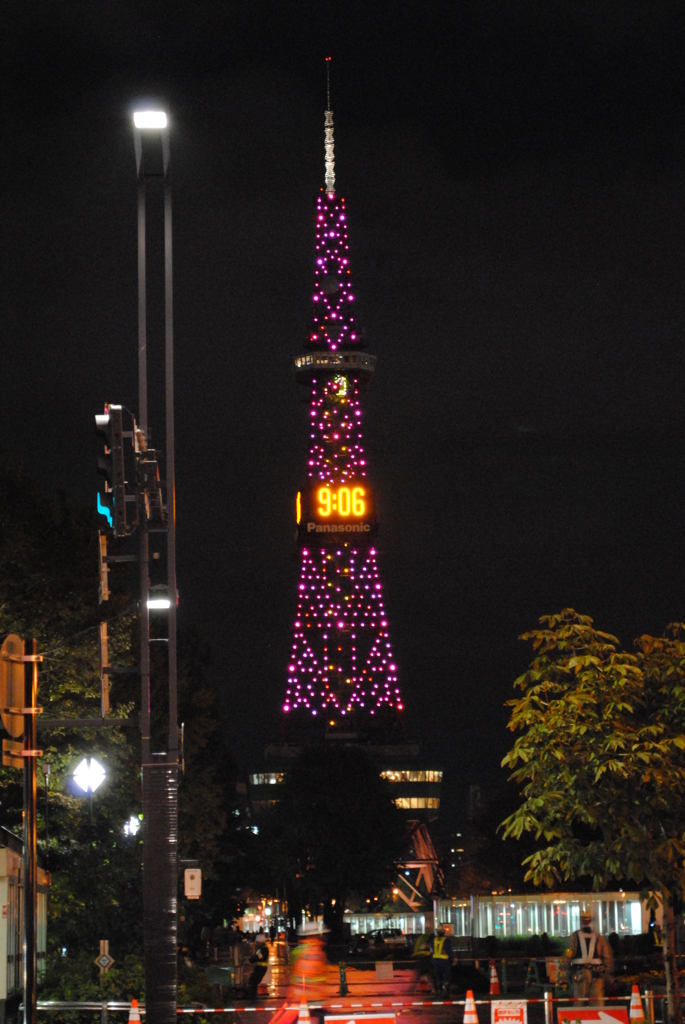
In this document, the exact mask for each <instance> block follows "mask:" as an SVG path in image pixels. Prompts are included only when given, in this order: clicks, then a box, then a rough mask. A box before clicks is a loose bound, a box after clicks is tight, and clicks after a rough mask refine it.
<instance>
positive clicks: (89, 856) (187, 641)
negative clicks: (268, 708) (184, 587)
mask: <svg viewBox="0 0 685 1024" xmlns="http://www.w3.org/2000/svg"><path fill="white" fill-rule="evenodd" d="M97 525H98V524H97V522H96V516H95V514H94V512H93V511H92V510H84V509H80V508H77V507H74V506H73V505H71V504H70V503H69V502H68V500H67V499H66V498H62V499H61V500H60V501H59V502H53V501H50V500H48V499H46V498H45V497H44V496H43V495H41V493H40V491H39V490H38V488H37V487H36V485H35V483H34V482H33V481H31V480H30V479H29V478H28V477H26V476H25V475H24V474H23V473H22V472H21V471H20V470H18V469H17V468H16V467H14V466H12V464H11V463H9V462H7V461H6V460H3V459H2V458H1V457H0V633H8V632H16V633H18V634H19V635H20V636H23V637H26V638H27V639H30V638H31V637H34V636H35V637H36V638H37V639H38V649H39V652H40V653H41V654H42V655H43V656H44V661H43V662H42V663H41V665H40V668H39V686H38V700H39V704H40V705H41V706H42V707H43V708H44V711H45V714H44V716H43V717H44V718H69V717H75V718H97V717H98V716H99V714H100V681H99V667H98V646H97V639H98V624H99V621H100V617H101V615H102V614H104V615H106V616H107V618H108V627H109V640H110V657H111V661H112V663H113V664H127V663H128V664H130V663H132V662H134V661H136V652H137V647H138V637H137V620H136V617H135V615H133V614H132V613H131V612H130V608H131V599H130V594H129V593H128V592H127V589H126V582H127V580H126V572H125V570H121V571H118V572H112V573H111V576H110V586H111V599H110V601H109V602H108V604H107V605H102V606H99V605H98V600H97V584H98V575H97V566H98V556H97ZM114 543H116V542H114ZM114 543H113V545H112V546H113V548H114ZM154 647H155V648H156V649H153V658H154V662H155V664H154V670H155V671H154V673H153V686H156V687H159V688H161V690H162V692H161V693H159V694H158V693H157V692H155V694H154V698H155V700H154V706H155V709H156V710H159V709H161V710H162V711H164V712H166V693H165V692H164V691H165V688H166V660H165V658H163V657H162V656H161V654H160V652H159V651H158V650H157V649H159V648H160V647H161V645H154ZM178 653H179V679H178V685H179V710H180V716H181V720H182V721H184V722H185V727H186V728H185V739H186V742H185V767H186V771H185V774H184V775H182V776H181V779H180V784H179V850H180V855H181V857H193V858H197V859H198V860H199V862H200V865H201V867H202V869H203V873H205V875H207V874H208V875H209V877H210V879H211V878H212V876H216V875H218V874H219V872H220V871H221V865H222V863H223V861H225V860H226V859H227V857H229V856H230V850H231V848H232V844H233V836H232V825H231V828H229V826H228V822H229V821H230V822H231V823H232V822H233V821H234V820H235V819H234V818H233V817H232V816H230V815H229V811H230V810H232V807H233V805H234V799H233V797H234V793H235V768H234V766H233V763H232V761H231V759H230V757H229V755H228V753H227V751H226V748H225V741H224V730H223V729H222V720H221V714H220V711H219V706H218V697H217V692H216V688H215V687H213V686H212V685H211V684H210V682H209V681H208V679H207V666H208V662H209V653H208V649H207V644H206V643H205V642H203V641H201V640H200V639H199V638H198V637H197V636H196V635H194V634H192V633H189V632H188V631H182V632H181V633H180V634H179V652H178ZM139 700H140V682H139V679H138V677H136V676H115V677H114V678H113V680H112V686H111V702H112V715H113V717H115V718H127V717H131V718H134V722H135V723H136V725H137V719H136V718H135V717H134V716H135V709H136V706H137V705H138V703H139ZM154 724H155V726H156V728H157V734H158V735H162V736H166V724H165V723H164V727H163V726H162V723H161V722H158V721H156V722H155V723H154ZM39 729H40V731H39V742H40V747H41V749H43V751H44V756H43V758H42V760H43V761H47V762H49V763H50V765H51V773H50V792H49V808H50V810H49V826H50V843H49V849H48V850H46V842H45V839H46V827H45V818H44V809H45V802H44V797H43V793H42V792H41V790H42V786H41V790H39V794H38V795H39V801H38V810H39V816H38V840H39V847H40V849H41V852H42V853H43V854H45V853H49V868H50V871H51V874H52V885H51V887H50V894H49V920H48V943H49V948H50V949H52V950H55V949H56V950H58V951H61V949H62V948H63V947H66V948H67V950H68V955H67V957H66V959H64V958H62V956H61V955H58V956H57V957H56V964H55V966H56V969H55V971H51V972H49V975H48V984H50V985H53V992H54V993H58V992H59V986H58V985H57V982H56V981H55V979H56V978H58V977H59V976H61V974H69V975H70V977H71V978H72V981H73V978H74V977H76V976H77V975H78V976H79V977H80V974H79V972H78V971H76V973H75V971H74V965H75V964H76V963H79V964H80V963H81V962H85V963H86V964H87V965H88V966H87V968H86V973H87V971H90V973H91V974H92V975H93V976H96V975H97V969H96V968H95V967H94V966H93V964H92V960H93V957H94V956H95V953H96V952H97V949H98V940H99V939H102V938H107V939H109V941H110V948H111V951H112V955H113V956H114V957H115V959H116V961H117V965H118V967H121V965H122V963H123V961H124V960H125V958H126V956H127V955H132V956H135V955H139V954H140V953H141V952H142V884H141V883H142V876H141V860H142V844H141V833H140V832H139V833H138V835H137V836H132V835H128V836H127V835H125V833H124V824H125V822H127V821H128V819H129V818H130V817H131V816H132V815H134V816H136V815H138V814H139V813H140V811H141V794H140V740H139V733H138V729H137V727H133V728H129V729H111V728H110V729H93V730H82V729H80V730H72V729H49V730H48V729H45V728H42V727H41V724H40V721H39ZM85 756H95V757H96V758H97V759H98V760H99V761H100V762H101V763H102V764H104V765H105V767H106V769H107V779H106V781H105V782H104V783H103V785H102V786H101V787H100V788H99V789H98V791H97V792H96V793H95V795H94V797H93V801H92V819H91V811H90V806H89V801H88V800H87V799H84V798H83V797H79V796H78V795H77V794H76V792H75V790H74V787H73V786H72V785H71V784H70V776H71V772H72V770H73V768H74V767H75V766H76V764H77V763H78V761H80V760H81V759H82V758H83V757H85ZM38 777H39V780H40V781H42V773H41V772H40V770H39V773H38ZM0 787H1V788H2V804H1V819H0V821H1V823H2V824H3V825H5V826H6V827H8V828H9V829H10V830H13V831H15V832H18V833H21V828H22V804H23V792H22V789H23V787H22V774H21V772H20V771H18V770H16V769H13V768H3V767H0ZM233 831H234V829H233ZM202 903H203V904H204V903H205V900H204V898H203V901H202ZM132 971H133V974H132V975H131V976H132V977H134V976H135V971H134V970H133V968H132ZM113 977H120V975H113ZM84 991H85V989H84ZM122 991H123V990H122Z"/></svg>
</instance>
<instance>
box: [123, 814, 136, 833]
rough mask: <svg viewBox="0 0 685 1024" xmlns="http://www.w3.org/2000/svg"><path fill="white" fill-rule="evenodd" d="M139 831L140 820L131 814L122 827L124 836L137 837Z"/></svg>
mask: <svg viewBox="0 0 685 1024" xmlns="http://www.w3.org/2000/svg"><path fill="white" fill-rule="evenodd" d="M139 831H140V818H139V817H138V816H137V815H135V814H132V815H131V817H130V818H129V819H128V821H127V822H126V823H125V825H124V835H125V836H137V835H138V833H139Z"/></svg>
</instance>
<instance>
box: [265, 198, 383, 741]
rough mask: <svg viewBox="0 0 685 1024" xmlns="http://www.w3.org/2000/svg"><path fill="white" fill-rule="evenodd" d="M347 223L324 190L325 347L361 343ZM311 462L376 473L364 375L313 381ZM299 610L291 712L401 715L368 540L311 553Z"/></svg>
mask: <svg viewBox="0 0 685 1024" xmlns="http://www.w3.org/2000/svg"><path fill="white" fill-rule="evenodd" d="M348 251H349V250H348V240H347V219H346V214H345V205H344V200H343V199H338V198H336V196H335V195H334V194H332V193H326V192H322V194H321V195H320V196H319V199H318V204H317V236H316V264H315V281H316V284H315V290H314V295H313V305H314V326H313V329H312V331H311V332H310V335H309V339H308V340H309V344H310V346H311V347H313V348H316V349H318V350H326V349H328V350H331V351H333V350H335V349H338V348H341V347H343V346H346V347H347V348H358V347H359V345H360V341H359V337H358V334H357V331H356V329H355V328H354V321H353V317H352V315H351V313H350V307H351V302H352V284H351V281H350V270H349V256H348ZM309 414H310V439H309V456H308V462H307V471H308V476H309V479H310V481H311V483H312V484H313V485H315V484H316V483H317V482H319V481H321V482H322V483H326V484H330V485H342V484H345V483H347V482H348V481H351V480H359V479H366V478H367V464H366V457H365V454H364V447H363V439H362V409H361V401H360V387H359V379H358V377H357V376H356V375H355V374H354V373H353V372H352V371H347V372H341V373H339V374H336V375H331V374H330V373H329V374H323V375H322V376H320V377H317V378H315V379H314V380H313V381H312V384H311V399H310V408H309ZM301 558H302V561H301V570H300V583H299V591H298V593H299V599H298V606H297V615H296V616H295V621H294V626H293V646H292V654H291V658H290V662H289V665H288V682H287V687H286V698H285V701H284V703H283V711H284V712H286V713H287V714H291V713H294V712H308V713H309V714H311V715H313V716H328V717H330V716H333V717H334V718H335V720H336V721H338V720H340V719H344V718H346V717H347V716H354V717H355V719H358V718H359V717H360V716H364V717H365V716H369V719H368V720H369V721H374V720H376V718H378V717H382V716H384V714H385V713H387V712H388V711H392V712H401V711H402V710H403V705H402V698H401V694H400V689H399V686H398V682H397V666H396V664H395V661H394V658H393V654H392V648H391V645H390V636H389V631H388V620H387V616H386V613H385V608H384V604H383V590H382V586H381V581H380V576H379V572H378V564H377V553H376V549H375V548H374V547H373V546H372V545H368V544H363V543H362V542H361V540H355V541H352V540H350V541H347V542H344V541H342V540H341V541H340V542H339V546H337V547H335V546H334V547H331V546H330V545H326V544H318V545H317V544H316V543H312V544H311V546H309V547H306V548H304V549H303V550H302V552H301Z"/></svg>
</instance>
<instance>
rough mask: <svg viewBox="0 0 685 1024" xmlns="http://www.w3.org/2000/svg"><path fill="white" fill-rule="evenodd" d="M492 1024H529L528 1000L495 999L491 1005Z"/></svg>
mask: <svg viewBox="0 0 685 1024" xmlns="http://www.w3.org/2000/svg"><path fill="white" fill-rule="evenodd" d="M490 1021H491V1024H528V1000H527V999H493V1000H492V1002H491V1003H490Z"/></svg>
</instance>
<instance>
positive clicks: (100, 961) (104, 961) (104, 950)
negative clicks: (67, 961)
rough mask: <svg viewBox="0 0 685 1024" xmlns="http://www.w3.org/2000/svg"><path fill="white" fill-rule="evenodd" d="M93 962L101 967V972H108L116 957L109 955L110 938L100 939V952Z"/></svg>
mask: <svg viewBox="0 0 685 1024" xmlns="http://www.w3.org/2000/svg"><path fill="white" fill-rule="evenodd" d="M93 963H96V964H97V965H98V967H99V968H100V974H107V971H108V970H109V969H110V967H111V966H112V964H113V963H114V957H111V956H110V955H109V939H100V954H99V956H96V957H95V960H94V961H93Z"/></svg>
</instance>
